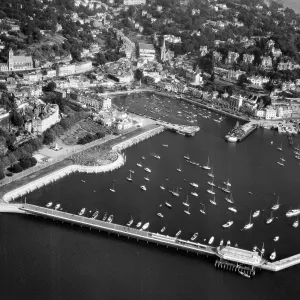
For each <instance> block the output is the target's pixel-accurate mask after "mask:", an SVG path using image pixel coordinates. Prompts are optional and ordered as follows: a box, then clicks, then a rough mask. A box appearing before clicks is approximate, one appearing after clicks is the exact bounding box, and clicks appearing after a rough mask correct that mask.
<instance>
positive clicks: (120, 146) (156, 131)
mask: <svg viewBox="0 0 300 300" xmlns="http://www.w3.org/2000/svg"><path fill="white" fill-rule="evenodd" d="M164 130H165V127H164V126H159V127H157V128H153V129H151V130H149V131H147V132H143V133H141V134H139V135H137V136H134V137H132V138H130V139H128V140H125V141H123V142H121V143H119V144H117V145H114V146H113V147H112V150H114V151H121V150H123V149H126V148H129V147H131V146H133V145H135V144H138V143H140V142H142V141H144V140H146V139H149V138H151V137H153V136H154V135H157V134H159V133H161V132H163V131H164Z"/></svg>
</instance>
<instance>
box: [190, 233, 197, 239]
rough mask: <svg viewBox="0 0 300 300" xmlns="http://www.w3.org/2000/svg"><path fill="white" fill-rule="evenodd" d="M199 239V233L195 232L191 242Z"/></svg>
mask: <svg viewBox="0 0 300 300" xmlns="http://www.w3.org/2000/svg"><path fill="white" fill-rule="evenodd" d="M197 237H198V232H195V233H194V234H193V236H192V237H191V240H192V241H194V240H195V239H196V238H197Z"/></svg>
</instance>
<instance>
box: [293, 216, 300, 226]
mask: <svg viewBox="0 0 300 300" xmlns="http://www.w3.org/2000/svg"><path fill="white" fill-rule="evenodd" d="M298 226H299V219H298V218H297V220H296V221H295V222H294V223H293V227H294V228H297V227H298Z"/></svg>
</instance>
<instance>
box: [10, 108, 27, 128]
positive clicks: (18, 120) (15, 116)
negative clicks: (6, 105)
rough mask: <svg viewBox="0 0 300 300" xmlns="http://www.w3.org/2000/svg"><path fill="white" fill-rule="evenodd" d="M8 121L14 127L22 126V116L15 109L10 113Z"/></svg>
mask: <svg viewBox="0 0 300 300" xmlns="http://www.w3.org/2000/svg"><path fill="white" fill-rule="evenodd" d="M10 121H11V123H12V124H13V125H14V126H17V127H21V126H23V124H24V119H23V117H22V115H21V114H20V113H19V112H18V111H17V110H15V109H13V110H12V111H11V112H10Z"/></svg>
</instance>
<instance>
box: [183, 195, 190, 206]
mask: <svg viewBox="0 0 300 300" xmlns="http://www.w3.org/2000/svg"><path fill="white" fill-rule="evenodd" d="M182 204H183V205H185V206H190V204H189V198H188V195H186V201H185V202H182Z"/></svg>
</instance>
